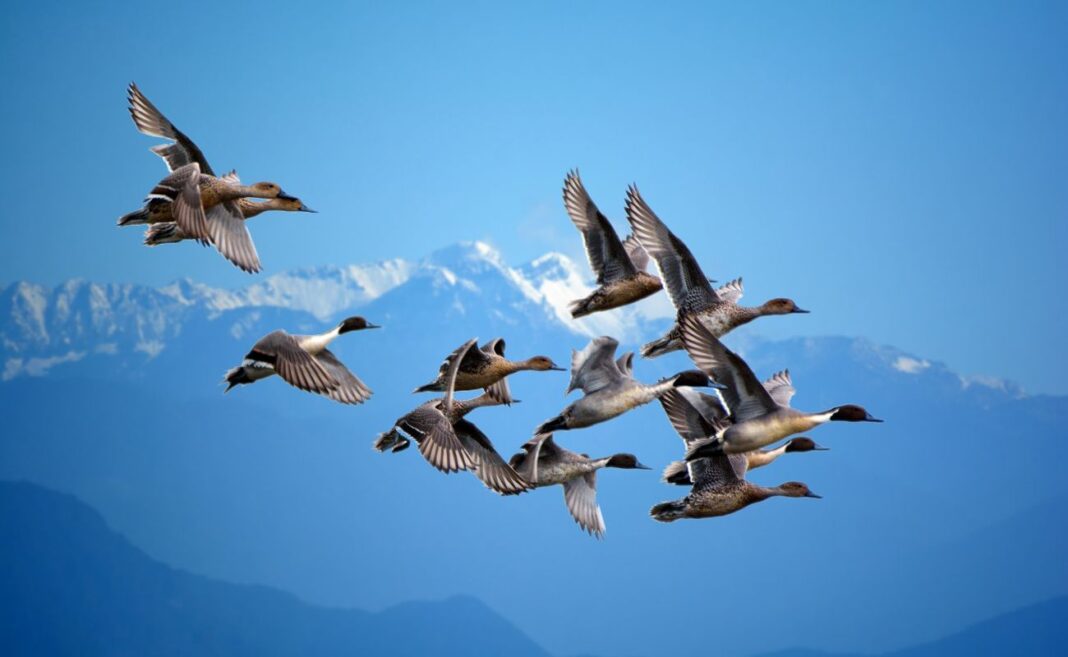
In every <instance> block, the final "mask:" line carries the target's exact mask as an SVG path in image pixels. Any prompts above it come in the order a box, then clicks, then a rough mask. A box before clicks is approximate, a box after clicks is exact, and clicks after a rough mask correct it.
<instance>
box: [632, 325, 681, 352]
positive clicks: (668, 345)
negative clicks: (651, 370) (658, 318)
mask: <svg viewBox="0 0 1068 657" xmlns="http://www.w3.org/2000/svg"><path fill="white" fill-rule="evenodd" d="M679 349H682V342H681V341H680V340H679V336H678V333H677V332H676V331H674V330H672V331H670V332H669V333H667V334H666V335H663V336H661V337H659V338H657V339H656V340H653V341H652V342H647V343H645V344H644V345H642V349H641V352H642V358H657V357H658V356H663V355H664V354H669V353H671V352H673V351H678V350H679Z"/></svg>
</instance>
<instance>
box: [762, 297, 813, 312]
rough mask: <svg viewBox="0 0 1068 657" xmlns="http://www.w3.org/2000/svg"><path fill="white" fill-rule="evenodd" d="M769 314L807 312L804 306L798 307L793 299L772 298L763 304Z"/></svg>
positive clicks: (764, 309)
mask: <svg viewBox="0 0 1068 657" xmlns="http://www.w3.org/2000/svg"><path fill="white" fill-rule="evenodd" d="M761 308H762V309H763V311H764V312H765V313H767V314H769V315H789V314H790V313H807V312H809V311H807V310H805V309H804V308H798V307H797V304H796V303H794V300H793V299H772V300H771V301H767V302H765V303H764V305H763V306H761Z"/></svg>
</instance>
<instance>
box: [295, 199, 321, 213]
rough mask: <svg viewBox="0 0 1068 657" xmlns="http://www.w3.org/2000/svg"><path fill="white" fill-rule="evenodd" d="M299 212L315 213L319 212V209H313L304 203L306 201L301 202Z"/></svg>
mask: <svg viewBox="0 0 1068 657" xmlns="http://www.w3.org/2000/svg"><path fill="white" fill-rule="evenodd" d="M297 212H314V213H318V212H319V211H318V210H312V209H311V208H309V207H308V206H306V205H304V203H303V202H302V203H301V204H300V207H299V208H297Z"/></svg>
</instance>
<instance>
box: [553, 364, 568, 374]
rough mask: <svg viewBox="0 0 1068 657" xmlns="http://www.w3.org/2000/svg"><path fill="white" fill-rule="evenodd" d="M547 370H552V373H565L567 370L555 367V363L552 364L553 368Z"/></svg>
mask: <svg viewBox="0 0 1068 657" xmlns="http://www.w3.org/2000/svg"><path fill="white" fill-rule="evenodd" d="M549 369H550V370H552V371H554V372H566V371H567V370H565V369H564V368H562V367H557V366H556V364H555V363H554V364H553V366H552V367H550V368H549Z"/></svg>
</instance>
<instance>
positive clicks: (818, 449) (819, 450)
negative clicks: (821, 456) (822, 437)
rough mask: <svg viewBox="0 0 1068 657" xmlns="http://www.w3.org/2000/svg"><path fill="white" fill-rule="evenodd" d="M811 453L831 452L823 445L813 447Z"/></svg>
mask: <svg viewBox="0 0 1068 657" xmlns="http://www.w3.org/2000/svg"><path fill="white" fill-rule="evenodd" d="M812 451H814V452H829V451H831V448H830V447H824V446H823V445H816V446H815V447H813V448H812Z"/></svg>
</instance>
